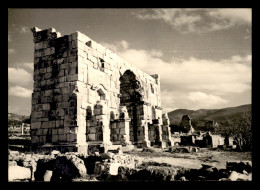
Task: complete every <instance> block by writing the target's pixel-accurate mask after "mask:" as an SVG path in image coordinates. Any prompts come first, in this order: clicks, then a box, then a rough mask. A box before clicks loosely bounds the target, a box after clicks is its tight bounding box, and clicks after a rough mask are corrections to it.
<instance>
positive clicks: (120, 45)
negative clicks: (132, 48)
mask: <svg viewBox="0 0 260 190" xmlns="http://www.w3.org/2000/svg"><path fill="white" fill-rule="evenodd" d="M100 44H101V45H103V46H104V47H106V48H108V49H110V50H111V51H113V52H117V51H122V50H126V49H128V47H129V43H128V42H127V41H125V40H121V41H118V42H115V44H108V43H105V42H101V43H100Z"/></svg>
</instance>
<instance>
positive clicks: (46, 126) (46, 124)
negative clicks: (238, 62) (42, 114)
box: [41, 121, 49, 129]
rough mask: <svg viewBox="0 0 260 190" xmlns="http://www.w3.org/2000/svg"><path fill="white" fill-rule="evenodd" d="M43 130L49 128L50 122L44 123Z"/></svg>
mask: <svg viewBox="0 0 260 190" xmlns="http://www.w3.org/2000/svg"><path fill="white" fill-rule="evenodd" d="M41 128H43V129H46V128H49V122H48V121H45V122H42V126H41Z"/></svg>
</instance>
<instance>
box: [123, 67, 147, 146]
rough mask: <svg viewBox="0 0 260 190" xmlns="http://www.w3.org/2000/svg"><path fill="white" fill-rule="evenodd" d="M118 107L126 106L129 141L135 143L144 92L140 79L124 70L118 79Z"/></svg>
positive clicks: (129, 71)
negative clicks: (128, 119) (128, 120)
mask: <svg viewBox="0 0 260 190" xmlns="http://www.w3.org/2000/svg"><path fill="white" fill-rule="evenodd" d="M119 81H120V94H121V95H120V106H126V108H127V112H128V116H129V118H130V119H131V122H130V141H132V142H137V140H138V139H137V136H138V134H137V128H138V126H139V125H140V123H141V118H142V114H143V102H142V100H143V96H144V90H143V86H142V84H141V82H140V79H139V78H138V77H137V76H136V74H135V73H134V72H132V71H131V70H129V69H128V70H126V71H125V72H124V74H123V75H122V76H121V77H120V78H119Z"/></svg>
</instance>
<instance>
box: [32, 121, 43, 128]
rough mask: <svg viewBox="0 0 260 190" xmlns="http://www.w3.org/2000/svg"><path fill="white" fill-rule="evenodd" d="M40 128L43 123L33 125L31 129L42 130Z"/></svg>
mask: <svg viewBox="0 0 260 190" xmlns="http://www.w3.org/2000/svg"><path fill="white" fill-rule="evenodd" d="M40 128H41V122H35V123H31V129H40Z"/></svg>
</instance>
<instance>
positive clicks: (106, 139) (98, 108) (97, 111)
mask: <svg viewBox="0 0 260 190" xmlns="http://www.w3.org/2000/svg"><path fill="white" fill-rule="evenodd" d="M107 114H108V110H107V104H106V101H105V100H99V101H97V104H96V105H95V106H94V115H95V117H96V120H97V122H98V123H99V124H100V125H102V126H101V127H102V132H103V144H104V148H105V152H106V147H108V146H110V145H112V142H111V141H110V127H109V118H108V117H107Z"/></svg>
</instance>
